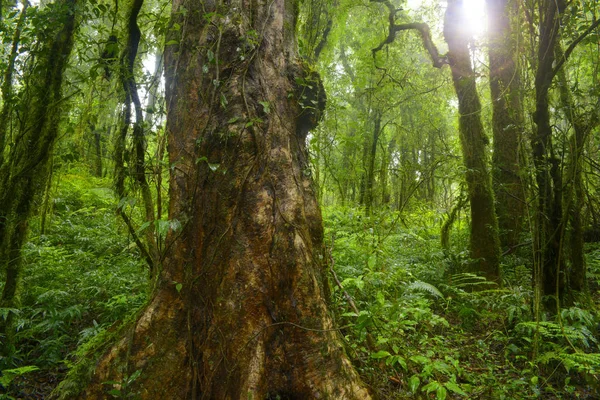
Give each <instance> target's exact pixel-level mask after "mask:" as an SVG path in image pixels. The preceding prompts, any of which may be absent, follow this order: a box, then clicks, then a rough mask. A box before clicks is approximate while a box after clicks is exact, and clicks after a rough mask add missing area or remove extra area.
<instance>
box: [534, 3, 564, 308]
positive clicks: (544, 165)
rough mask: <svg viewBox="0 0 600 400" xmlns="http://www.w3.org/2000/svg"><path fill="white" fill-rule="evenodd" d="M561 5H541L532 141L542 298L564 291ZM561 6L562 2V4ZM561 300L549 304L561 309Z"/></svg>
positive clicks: (536, 245)
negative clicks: (556, 94)
mask: <svg viewBox="0 0 600 400" xmlns="http://www.w3.org/2000/svg"><path fill="white" fill-rule="evenodd" d="M558 5H559V4H558V3H557V2H556V1H554V0H546V1H542V2H541V3H540V44H539V48H538V60H537V62H538V65H537V71H536V76H535V100H536V104H535V113H534V121H535V123H536V125H537V130H536V132H535V134H534V135H533V137H532V141H531V147H532V150H533V162H534V165H535V179H536V183H537V191H538V193H537V198H538V210H537V217H536V227H535V237H534V284H535V288H536V290H538V291H541V293H540V294H541V295H544V296H554V295H558V296H559V297H560V296H561V294H562V293H563V291H564V287H565V279H564V278H565V275H564V259H563V254H562V246H561V240H562V237H561V233H562V232H563V226H562V224H563V222H564V221H563V209H562V182H561V171H560V168H559V163H560V161H559V160H558V158H557V157H556V156H555V154H554V149H553V146H552V127H551V125H550V107H549V96H548V92H549V90H550V85H551V84H552V79H553V78H554V74H553V69H552V66H553V63H554V49H555V47H556V43H557V40H558V37H559V21H560V19H559V16H560V11H559V8H558ZM561 5H562V2H561ZM558 302H559V299H555V301H553V302H546V307H548V308H554V309H556V308H555V307H554V306H555V305H556V306H558Z"/></svg>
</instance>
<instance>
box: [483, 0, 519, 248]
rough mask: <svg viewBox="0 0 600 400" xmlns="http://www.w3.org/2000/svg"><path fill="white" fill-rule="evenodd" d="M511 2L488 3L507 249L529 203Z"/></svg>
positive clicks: (495, 166) (497, 173)
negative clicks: (523, 175) (524, 177)
mask: <svg viewBox="0 0 600 400" xmlns="http://www.w3.org/2000/svg"><path fill="white" fill-rule="evenodd" d="M511 3H512V1H511V0H487V1H486V4H487V10H488V35H489V36H488V37H489V52H488V54H489V60H490V91H491V96H492V110H493V114H492V128H493V131H492V132H493V139H494V140H493V149H494V152H493V158H492V176H493V188H494V194H495V198H496V213H497V215H498V225H499V228H500V241H501V244H502V245H503V246H504V247H508V248H510V247H513V246H515V245H516V244H517V243H518V239H519V234H520V233H521V230H522V225H523V215H524V211H525V207H524V205H525V199H524V198H523V193H524V192H523V184H522V181H521V175H520V167H519V154H520V152H519V147H520V141H521V132H522V130H523V116H522V111H521V93H522V91H521V87H520V86H521V79H520V72H519V69H518V67H517V63H516V60H515V58H516V57H515V55H516V49H517V41H516V34H515V33H513V32H512V29H511V26H512V24H513V22H512V21H511V18H512V17H513V16H514V11H513V6H512V4H511Z"/></svg>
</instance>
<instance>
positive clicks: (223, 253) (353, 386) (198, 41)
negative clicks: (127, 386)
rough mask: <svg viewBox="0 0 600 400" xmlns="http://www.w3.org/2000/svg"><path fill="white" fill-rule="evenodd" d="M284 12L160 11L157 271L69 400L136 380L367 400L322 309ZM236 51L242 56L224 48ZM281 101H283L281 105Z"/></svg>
mask: <svg viewBox="0 0 600 400" xmlns="http://www.w3.org/2000/svg"><path fill="white" fill-rule="evenodd" d="M296 5H297V2H295V1H290V0H274V1H272V2H264V3H259V2H250V1H242V0H234V1H231V2H229V3H228V4H227V5H223V4H220V5H219V6H218V8H215V7H216V6H215V3H214V2H212V1H203V2H182V1H180V0H175V1H174V4H173V19H174V21H173V23H177V24H179V26H181V29H180V30H172V31H171V32H175V33H176V34H177V37H172V38H170V39H169V40H177V41H178V42H179V44H178V45H172V46H169V47H168V48H167V51H166V58H165V70H166V76H167V79H166V85H167V110H168V116H167V131H168V135H169V157H170V162H171V165H173V168H171V181H170V209H169V218H170V219H171V220H175V219H177V220H179V221H180V222H181V223H182V229H181V230H179V231H172V232H170V234H169V237H168V240H169V241H170V243H171V244H170V245H169V246H168V250H167V254H166V258H165V261H164V264H163V269H162V270H161V271H160V275H159V281H158V283H157V286H156V289H155V291H154V294H153V296H152V299H151V300H150V302H149V304H148V306H147V307H146V308H145V310H143V311H142V312H141V314H140V317H139V318H138V319H137V321H136V323H135V324H134V326H133V327H132V330H131V332H130V333H129V334H126V335H125V336H124V337H123V338H122V340H121V341H120V342H118V343H117V344H116V345H115V346H114V347H113V348H112V349H111V350H110V351H108V352H107V353H106V354H105V355H104V356H103V357H102V359H101V360H100V361H99V363H98V365H97V369H96V373H95V375H94V377H93V382H92V383H91V384H90V385H89V386H88V387H87V388H86V389H85V394H84V395H83V396H82V397H84V398H98V399H100V398H102V399H103V398H106V394H105V390H107V389H110V387H108V385H103V382H106V381H108V380H112V381H121V380H122V379H123V377H124V376H125V375H131V374H132V373H133V372H135V371H140V376H139V377H138V378H137V379H136V380H135V381H134V382H133V383H132V387H131V390H132V392H133V393H139V396H140V397H141V398H144V399H161V398H162V399H164V398H170V399H245V398H252V399H265V398H278V397H280V398H294V399H311V398H330V399H361V400H362V399H369V398H370V396H369V394H368V393H367V391H366V390H365V389H364V388H363V387H362V385H361V383H360V380H359V378H358V376H357V374H356V372H355V371H354V369H353V368H352V365H351V364H350V362H349V361H348V358H347V357H346V355H345V354H344V350H343V348H342V346H341V343H340V340H339V334H338V332H337V330H336V329H335V327H334V326H333V322H332V320H331V317H330V316H329V313H328V311H327V307H326V300H327V297H326V280H325V268H324V263H325V257H324V254H323V242H322V241H323V231H322V221H321V214H320V211H319V207H318V205H317V202H316V200H315V194H314V190H313V186H312V185H313V183H312V180H311V179H310V174H309V165H308V159H307V153H306V148H305V137H306V135H307V133H308V130H309V129H311V128H313V127H314V126H315V124H316V122H317V119H318V117H317V116H315V115H314V114H313V113H312V112H311V109H304V110H303V109H302V107H301V106H300V105H299V104H298V101H297V99H298V98H299V94H300V93H304V95H306V94H307V90H308V89H307V88H306V87H298V86H297V84H296V82H298V81H300V79H304V80H308V79H317V77H315V76H314V75H311V74H310V73H307V72H306V71H307V69H305V68H304V67H303V66H302V64H300V62H299V60H298V58H297V54H296V38H295V26H296V18H297V9H296ZM236 49H241V50H240V51H236ZM290 94H292V96H289V95H290Z"/></svg>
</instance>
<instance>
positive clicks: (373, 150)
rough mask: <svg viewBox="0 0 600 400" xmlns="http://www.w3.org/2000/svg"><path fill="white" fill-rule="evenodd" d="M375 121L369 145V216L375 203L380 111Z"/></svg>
mask: <svg viewBox="0 0 600 400" xmlns="http://www.w3.org/2000/svg"><path fill="white" fill-rule="evenodd" d="M373 119H374V125H373V136H372V137H371V141H370V143H369V144H370V149H369V153H368V158H367V160H368V164H367V172H366V182H365V197H364V205H365V212H366V214H367V215H370V214H371V209H372V207H373V201H374V198H373V197H374V196H373V194H374V193H373V186H375V159H376V158H377V144H378V143H379V134H380V133H381V112H380V111H379V110H377V111H375V115H374V116H373Z"/></svg>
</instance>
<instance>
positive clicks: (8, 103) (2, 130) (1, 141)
mask: <svg viewBox="0 0 600 400" xmlns="http://www.w3.org/2000/svg"><path fill="white" fill-rule="evenodd" d="M28 7H29V2H28V1H24V2H23V9H22V10H21V14H20V15H19V21H18V22H17V26H16V28H15V32H14V34H13V40H12V45H11V48H10V54H9V55H8V65H7V66H6V69H5V70H4V76H3V77H2V92H1V93H2V109H1V110H0V172H1V171H2V169H1V168H2V165H3V164H4V153H5V149H6V143H7V139H8V125H9V121H10V117H11V113H12V109H13V106H14V99H13V98H12V97H13V74H14V72H15V61H16V60H17V55H18V50H19V42H20V41H21V31H22V29H23V24H24V23H25V17H26V15H27V8H28ZM0 18H2V7H1V4H0ZM0 20H1V19H0Z"/></svg>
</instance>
